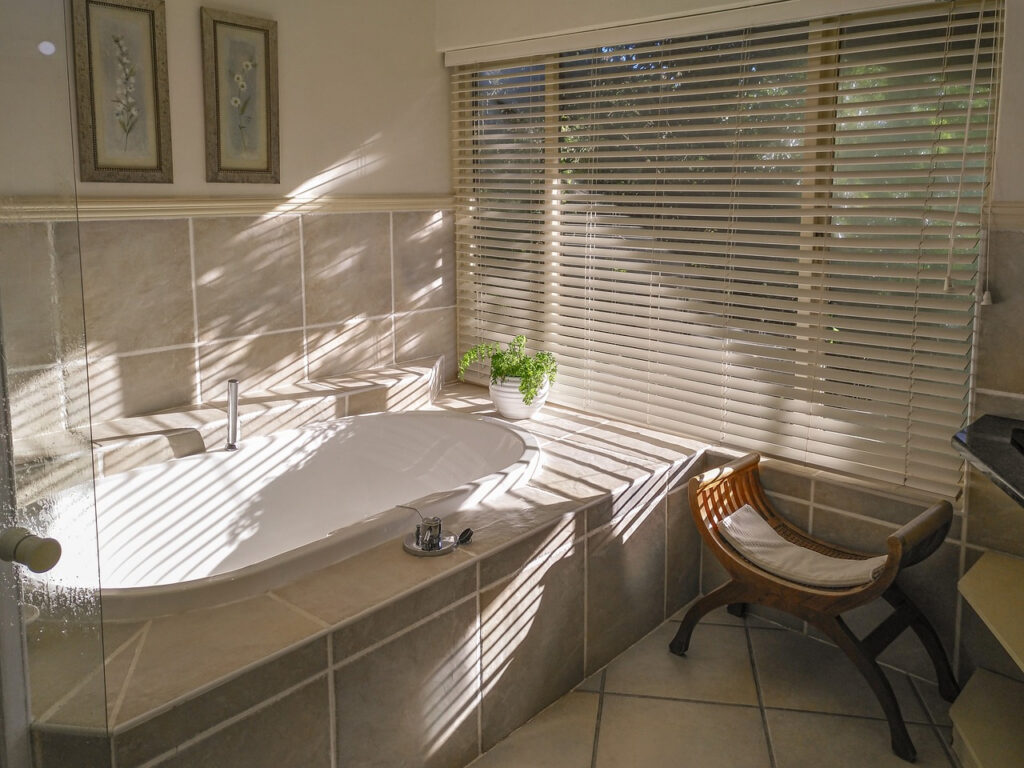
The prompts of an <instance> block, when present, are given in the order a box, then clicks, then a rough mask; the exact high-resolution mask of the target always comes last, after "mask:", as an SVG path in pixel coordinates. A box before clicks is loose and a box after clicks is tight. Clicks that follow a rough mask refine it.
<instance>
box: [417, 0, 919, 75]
mask: <svg viewBox="0 0 1024 768" xmlns="http://www.w3.org/2000/svg"><path fill="white" fill-rule="evenodd" d="M911 1H912V0H911ZM907 3H908V0H633V2H630V3H623V2H621V0H588V2H586V3H585V7H586V12H585V13H581V6H583V5H584V4H583V3H580V2H579V0H520V2H518V3H516V5H515V12H514V13H509V6H508V4H507V3H504V2H502V0H436V4H437V17H436V28H435V38H436V42H437V49H438V50H439V51H457V50H460V49H469V48H474V47H477V46H487V45H498V44H501V43H508V42H512V41H529V42H528V43H526V47H527V48H528V49H529V50H530V52H531V53H539V52H545V53H553V52H555V51H558V50H565V49H566V48H565V46H559V45H558V44H555V45H554V46H550V45H547V44H546V43H544V42H543V40H542V38H545V37H551V36H555V35H567V34H573V33H578V32H585V31H588V30H598V29H606V30H609V33H608V34H610V35H614V34H616V31H615V28H616V27H623V26H626V25H634V24H644V23H647V24H650V26H649V27H648V28H647V29H644V30H641V31H636V30H631V31H629V32H627V33H626V36H625V37H622V38H619V37H616V38H615V39H614V40H609V39H608V35H602V36H601V38H603V39H594V40H591V41H590V44H594V45H600V44H602V43H607V42H636V41H637V40H653V39H657V38H659V37H663V36H677V35H684V34H693V32H694V31H695V30H696V31H707V30H708V29H715V30H723V29H736V28H739V27H742V26H744V25H746V24H756V23H770V22H775V21H785V20H790V21H791V20H797V19H809V18H817V17H821V16H827V15H829V14H832V13H853V12H856V11H861V10H873V9H878V8H886V7H891V6H894V5H907ZM672 19H680V21H676V22H673V21H671V20H672ZM660 22H666V23H660ZM698 27H699V29H698ZM634 35H635V36H634ZM470 55H471V56H472V54H470ZM516 55H522V54H519V53H507V54H505V56H504V57H512V56H516ZM493 58H502V56H500V55H499V56H497V57H493ZM472 60H475V61H479V60H481V59H472Z"/></svg>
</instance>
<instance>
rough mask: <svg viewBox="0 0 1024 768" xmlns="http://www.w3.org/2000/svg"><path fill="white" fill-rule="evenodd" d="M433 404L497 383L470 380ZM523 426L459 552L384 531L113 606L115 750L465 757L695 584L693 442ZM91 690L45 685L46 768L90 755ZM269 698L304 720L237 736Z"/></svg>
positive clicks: (578, 418)
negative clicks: (204, 588) (525, 459)
mask: <svg viewBox="0 0 1024 768" xmlns="http://www.w3.org/2000/svg"><path fill="white" fill-rule="evenodd" d="M435 407H441V408H450V409H453V410H460V411H478V412H486V411H487V410H489V408H490V403H489V400H488V399H487V397H486V391H485V390H483V389H482V388H479V387H473V386H469V385H465V386H459V387H455V388H452V389H451V390H449V391H448V393H447V394H446V395H445V396H443V397H442V398H441V399H439V400H438V401H437V405H436V406H435ZM529 427H530V429H531V431H533V432H534V434H535V435H537V437H538V439H539V440H540V441H541V443H542V446H543V450H544V452H545V464H544V466H543V467H542V469H541V470H540V471H539V472H538V474H537V475H536V476H535V479H534V482H533V483H532V484H531V485H530V486H527V487H525V488H523V489H521V490H519V491H517V492H515V493H514V494H509V495H508V496H506V497H503V498H501V499H498V500H495V501H494V502H493V504H491V505H490V506H489V507H488V508H486V509H481V510H479V511H478V512H475V513H474V514H473V515H472V518H470V517H469V516H463V519H452V520H450V521H446V523H447V524H449V525H451V526H452V527H456V528H461V527H465V526H472V527H473V528H474V530H475V531H476V535H475V537H474V540H473V542H472V543H471V544H470V545H469V546H466V547H464V548H462V549H460V550H459V551H457V552H456V553H455V554H454V555H452V556H449V557H444V558H412V557H409V556H408V555H406V554H404V553H403V552H402V551H401V549H400V547H398V546H397V544H396V542H389V543H387V544H385V545H382V546H379V547H376V548H375V549H373V550H371V551H369V552H367V553H364V554H362V555H359V556H356V557H353V558H350V559H348V560H345V561H342V562H340V563H337V564H336V565H334V566H331V567H329V568H326V569H323V570H322V571H320V572H318V573H315V574H311V575H309V576H307V577H304V578H302V579H300V580H299V581H297V582H294V583H293V584H290V585H288V586H286V587H283V588H281V589H277V590H274V591H273V592H271V593H267V594H264V595H259V596H256V597H253V598H250V599H248V600H245V601H242V602H239V603H233V604H230V605H227V606H220V607H217V608H210V609H205V610H197V611H192V612H188V613H184V614H179V615H175V616H167V617H162V618H158V619H153V620H151V621H146V622H137V623H132V622H128V623H127V624H125V623H112V622H108V623H107V624H106V625H105V627H104V630H105V640H106V644H105V646H106V647H105V651H106V656H107V664H106V669H105V674H106V681H107V703H108V719H109V724H110V735H109V743H110V762H109V764H110V765H112V766H117V768H131V767H132V766H154V768H156V766H164V765H168V766H170V765H179V764H180V765H186V764H187V765H210V766H213V765H218V766H226V765H228V764H229V763H224V762H223V755H225V754H229V753H231V752H232V750H233V749H234V748H235V747H236V746H238V745H243V746H240V747H239V748H240V749H244V750H245V751H244V752H239V753H238V754H244V755H245V762H244V764H245V765H246V766H263V765H267V766H268V767H269V766H271V765H273V766H275V768H281V766H289V765H295V766H305V765H320V764H324V765H330V764H331V763H330V762H329V761H330V757H331V754H332V753H333V754H336V755H337V756H338V758H339V761H338V765H365V764H379V761H380V760H381V759H383V758H382V757H381V756H382V755H386V756H387V759H388V760H390V761H391V762H392V764H416V763H417V761H418V760H422V762H423V764H425V765H444V766H450V765H451V766H454V765H464V764H466V763H468V762H469V761H470V760H472V759H474V758H475V757H476V756H477V755H478V754H480V752H481V750H482V749H486V748H488V747H489V746H491V745H493V744H494V743H497V742H498V741H499V740H500V739H502V738H503V737H504V736H506V735H507V734H508V733H510V732H511V731H512V730H513V729H514V728H516V727H517V726H519V725H520V724H521V723H523V722H525V721H526V720H527V719H529V717H531V716H532V715H533V714H535V713H536V712H538V711H540V710H541V709H543V708H544V707H545V706H547V705H548V704H550V703H551V702H553V701H554V700H556V699H557V698H558V697H559V696H561V695H562V694H564V693H565V692H566V691H568V690H570V689H571V688H572V686H574V685H576V684H577V683H579V682H580V681H582V680H583V679H584V677H585V675H586V674H588V673H589V672H590V671H592V670H594V669H596V668H598V667H600V666H602V665H603V664H605V663H607V661H608V660H610V659H611V658H612V657H614V656H615V655H616V654H617V653H619V652H620V651H622V650H624V649H625V648H627V647H629V645H630V644H632V643H633V642H634V641H635V640H636V639H638V638H639V637H640V636H642V635H643V634H645V633H646V632H647V631H649V630H650V629H652V628H653V627H655V626H657V625H658V624H659V623H661V622H662V621H663V620H664V618H665V617H666V616H668V615H671V614H672V613H673V612H675V611H676V610H677V609H678V608H679V607H680V606H681V605H683V604H684V603H686V602H687V601H688V600H690V599H692V598H693V597H694V596H695V594H696V591H695V590H696V585H697V580H698V573H697V568H698V565H699V552H698V549H697V540H696V538H695V537H693V536H692V535H690V531H689V529H688V528H687V526H685V525H684V524H683V521H682V520H681V519H678V518H680V517H681V516H682V515H683V514H684V512H685V504H684V503H682V502H681V501H680V493H681V492H680V491H679V490H672V489H674V488H678V487H679V486H680V484H681V483H684V482H685V480H686V479H687V478H688V477H689V476H691V475H692V474H694V473H696V472H699V471H701V470H702V469H703V466H704V462H703V454H702V453H701V452H700V450H699V446H696V445H694V444H692V443H689V442H687V441H685V440H681V439H678V438H672V437H670V436H667V435H659V434H658V433H655V432H651V431H648V430H644V429H641V428H633V427H628V426H626V425H621V424H616V423H614V422H611V421H608V420H604V419H595V418H592V417H588V416H586V415H584V414H579V413H576V412H573V411H569V410H565V409H560V408H555V407H550V408H548V409H546V411H545V412H544V414H543V416H542V418H541V419H539V420H538V421H536V422H532V423H530V425H529ZM687 514H688V513H687ZM668 553H673V556H682V557H683V558H684V559H683V570H684V571H687V573H686V574H684V575H683V576H680V575H679V574H678V573H677V572H676V570H677V569H675V568H671V569H670V568H668V563H667V559H666V558H667V556H668ZM598 563H600V566H599V567H598V566H597V564H598ZM641 595H643V596H645V599H644V600H637V598H638V596H641ZM616 607H617V609H616ZM617 616H622V617H627V618H628V620H626V621H623V620H619V619H617ZM183 649H188V650H187V653H185V652H182V650H183ZM552 649H556V650H557V652H552ZM91 672H92V674H93V675H94V676H96V677H98V675H99V670H92V671H91ZM79 678H81V671H79ZM89 690H91V689H90V688H89V686H88V685H82V686H80V687H76V686H69V687H65V688H63V689H61V690H60V691H59V693H60V694H61V697H59V698H57V699H56V700H54V701H50V702H44V701H40V702H37V711H38V712H41V713H43V715H44V717H42V718H41V721H40V722H38V723H37V724H36V726H35V733H36V741H37V744H38V745H39V746H40V749H41V755H42V760H41V767H42V768H48V766H50V765H61V766H63V767H64V768H74V767H75V766H76V765H77V764H81V765H85V764H88V765H89V766H90V768H93V767H94V766H96V765H97V764H96V763H94V762H86V763H76V762H75V761H74V759H73V757H72V756H71V755H72V751H71V750H70V748H69V739H71V737H72V736H73V735H74V734H77V735H78V736H79V737H81V738H82V739H84V740H86V741H83V744H85V743H88V744H94V742H93V741H88V740H89V739H93V740H94V739H96V738H104V737H107V736H108V735H107V734H104V733H102V732H96V731H94V730H90V729H87V728H85V729H83V728H81V727H77V723H76V722H75V713H76V712H79V711H81V709H82V706H81V701H80V700H79V694H82V695H84V694H85V692H87V691H89ZM56 693H57V691H55V692H54V695H56ZM303 712H306V713H307V714H308V718H306V717H305V716H303V715H302V713H303ZM276 717H280V718H281V721H282V723H286V724H287V723H291V724H293V725H294V727H291V726H287V725H282V726H279V727H275V728H274V733H275V734H278V740H277V741H275V744H274V748H273V749H271V748H270V747H269V745H264V746H259V745H258V741H257V742H253V745H252V748H251V749H249V748H247V747H245V746H244V745H247V744H248V741H247V737H246V736H245V734H246V733H248V729H250V728H254V729H256V730H257V731H259V733H260V734H264V733H265V732H267V729H268V727H269V724H270V723H273V722H275V718H276ZM310 729H313V731H311V730H310ZM83 754H86V753H83ZM51 755H52V756H53V757H52V760H51V757H50V756H51ZM186 756H188V759H186ZM83 759H86V760H87V761H90V760H93V759H94V758H93V757H91V756H90V757H88V758H83ZM189 760H192V762H189ZM218 761H221V762H218ZM324 761H327V762H324ZM103 764H108V763H103Z"/></svg>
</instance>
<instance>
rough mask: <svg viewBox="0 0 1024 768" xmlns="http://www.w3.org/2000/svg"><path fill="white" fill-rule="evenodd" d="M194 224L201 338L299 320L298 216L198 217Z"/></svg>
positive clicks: (283, 325) (287, 325) (265, 329)
mask: <svg viewBox="0 0 1024 768" xmlns="http://www.w3.org/2000/svg"><path fill="white" fill-rule="evenodd" d="M193 226H194V228H195V267H196V304H197V308H198V315H199V338H200V340H202V341H215V340H221V339H226V338H231V337H234V336H242V335H245V334H258V333H266V332H268V331H280V330H285V329H289V328H298V327H300V326H301V325H302V281H301V268H300V262H301V259H300V256H299V219H298V217H297V216H287V215H282V216H274V217H271V218H251V217H225V218H211V219H204V218H198V219H195V220H194V223H193Z"/></svg>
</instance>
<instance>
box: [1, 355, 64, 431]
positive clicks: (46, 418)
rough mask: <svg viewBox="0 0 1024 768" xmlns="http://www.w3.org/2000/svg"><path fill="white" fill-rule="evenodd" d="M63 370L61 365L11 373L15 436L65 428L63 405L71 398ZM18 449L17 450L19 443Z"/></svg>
mask: <svg viewBox="0 0 1024 768" xmlns="http://www.w3.org/2000/svg"><path fill="white" fill-rule="evenodd" d="M62 374H63V372H62V371H61V369H60V367H58V366H49V367H47V368H37V369H35V370H23V371H12V372H10V373H9V374H8V378H7V391H8V395H9V398H10V407H11V433H12V437H13V438H14V439H15V440H20V439H23V438H26V437H31V436H38V435H45V434H47V433H50V432H63V431H64V430H65V428H66V426H65V424H64V418H63V417H64V414H63V406H64V405H65V404H67V401H68V398H67V391H66V390H65V388H64V380H63V375H62ZM14 449H15V451H17V450H18V446H17V445H15V448H14Z"/></svg>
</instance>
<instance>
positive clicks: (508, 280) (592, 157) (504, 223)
mask: <svg viewBox="0 0 1024 768" xmlns="http://www.w3.org/2000/svg"><path fill="white" fill-rule="evenodd" d="M1000 13H1001V8H1000V6H997V5H996V4H994V3H993V2H991V1H990V2H988V3H987V4H986V3H983V2H957V3H931V4H929V5H926V6H920V7H913V8H909V9H905V10H900V11H898V12H889V13H885V14H877V13H876V14H872V15H863V14H862V15H850V16H842V17H837V18H832V19H825V20H815V21H809V22H805V23H796V24H786V25H781V26H772V27H760V28H753V29H746V30H740V31H736V32H734V33H722V34H713V35H700V36H696V37H692V38H682V39H673V40H659V41H653V42H645V43H637V44H635V45H615V46H608V47H603V48H599V49H593V50H584V51H573V52H566V53H562V54H559V55H552V56H545V57H538V58H533V59H530V60H524V61H517V62H506V63H498V64H491V65H488V66H487V67H486V68H482V67H463V68H460V69H458V70H456V71H455V72H454V73H453V81H452V104H453V116H452V119H453V128H454V152H455V184H456V196H457V207H458V210H457V228H456V249H457V253H458V261H459V280H460V288H459V346H460V348H465V347H468V346H469V345H471V344H475V343H478V342H480V341H499V340H500V341H504V340H507V338H508V337H509V336H511V335H514V334H516V333H519V332H525V333H526V334H527V335H528V336H529V337H530V339H531V345H536V346H538V347H540V346H543V348H545V349H548V350H550V351H552V352H554V353H555V354H556V355H557V356H558V358H559V365H560V368H559V384H558V387H557V389H556V391H555V395H553V396H554V397H556V399H557V400H558V401H559V402H563V403H565V404H567V405H571V406H575V407H578V408H583V409H587V410H590V411H593V412H596V413H601V414H606V415H609V416H615V417H618V418H622V419H625V420H628V421H632V422H636V423H643V424H649V425H651V426H655V427H658V428H662V429H668V430H671V431H675V432H679V433H682V434H686V435H690V436H692V437H695V438H698V439H701V440H704V441H707V442H711V443H714V444H720V445H727V446H734V447H737V448H742V449H748V450H760V451H762V452H764V453H766V454H768V455H773V456H778V457H780V458H786V459H790V460H794V461H799V462H804V463H808V464H810V465H813V466H817V467H822V468H828V469H833V470H837V471H841V472H845V473H850V474H853V475H857V476H862V477H869V478H872V479H875V480H884V481H888V482H891V483H896V484H903V485H909V486H912V487H917V488H922V489H927V490H930V491H935V492H941V493H944V494H947V495H953V494H954V493H955V492H956V486H957V482H958V480H959V479H960V475H961V473H962V464H961V462H960V460H959V459H958V457H957V456H956V455H955V454H954V452H953V451H952V449H951V448H950V447H949V439H950V436H951V435H952V433H953V432H954V431H956V430H957V429H959V428H960V426H961V425H962V423H963V421H964V419H965V416H966V410H967V401H968V393H969V378H970V376H969V375H970V358H971V341H972V336H973V328H974V310H975V282H976V274H977V260H978V250H979V244H980V239H981V238H980V233H981V219H982V206H983V200H984V193H985V191H986V183H987V171H988V163H989V160H990V157H991V148H992V134H993V131H994V119H995V94H996V93H997V87H996V86H997V83H996V79H997V75H998V54H999V46H998V41H999V33H1000V31H1001V15H1000Z"/></svg>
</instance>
